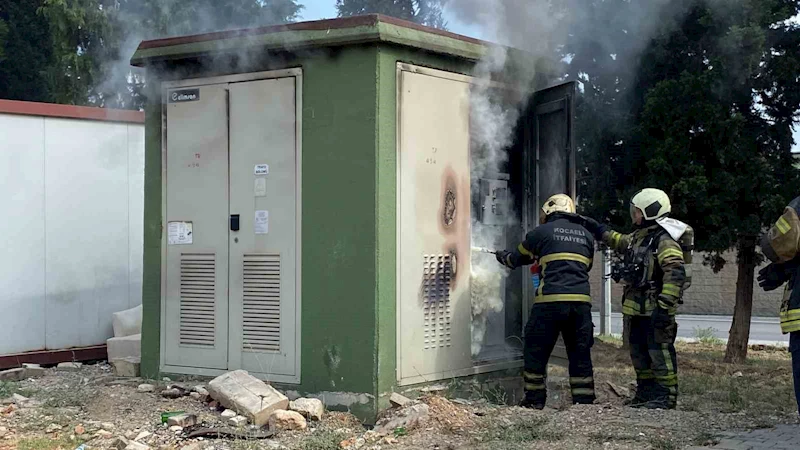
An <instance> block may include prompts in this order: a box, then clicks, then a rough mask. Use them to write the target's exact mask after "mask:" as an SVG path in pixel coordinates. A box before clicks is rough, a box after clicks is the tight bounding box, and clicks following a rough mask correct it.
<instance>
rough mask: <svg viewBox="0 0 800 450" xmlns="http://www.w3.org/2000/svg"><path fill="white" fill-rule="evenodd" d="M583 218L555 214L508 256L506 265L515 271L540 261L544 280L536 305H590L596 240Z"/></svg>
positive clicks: (537, 295) (528, 235) (538, 291)
mask: <svg viewBox="0 0 800 450" xmlns="http://www.w3.org/2000/svg"><path fill="white" fill-rule="evenodd" d="M579 223H580V219H578V217H577V216H574V215H571V214H563V213H555V214H551V215H550V216H548V221H547V223H545V224H544V225H540V226H538V227H536V228H535V229H534V230H533V231H531V232H529V233H528V234H527V235H526V236H525V240H524V241H523V242H522V243H520V244H519V245H518V246H517V248H516V249H515V250H514V251H513V252H512V253H511V255H510V256H509V258H508V259H509V261H508V263H507V265H508V266H509V267H511V268H516V267H520V266H524V265H528V264H532V263H533V262H534V261H535V260H537V259H538V260H539V264H540V265H541V270H542V271H541V281H540V283H539V288H538V289H537V290H536V298H535V300H534V301H535V302H536V303H545V302H588V303H591V301H592V298H591V297H590V295H589V293H590V292H589V271H590V270H591V268H592V257H593V256H594V237H592V234H591V233H590V232H589V231H588V230H586V229H585V228H584V227H583V226H581V225H579Z"/></svg>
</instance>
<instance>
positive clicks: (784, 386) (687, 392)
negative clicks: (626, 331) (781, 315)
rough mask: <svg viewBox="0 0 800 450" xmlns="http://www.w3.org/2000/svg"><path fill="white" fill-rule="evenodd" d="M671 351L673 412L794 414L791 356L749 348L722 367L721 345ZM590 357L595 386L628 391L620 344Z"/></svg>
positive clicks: (599, 347) (629, 375)
mask: <svg viewBox="0 0 800 450" xmlns="http://www.w3.org/2000/svg"><path fill="white" fill-rule="evenodd" d="M676 348H677V351H678V376H679V380H680V381H679V383H680V384H679V388H680V390H679V409H681V410H686V411H697V412H707V413H710V412H719V413H732V412H742V411H746V412H747V413H748V414H751V415H753V416H754V417H758V416H774V415H776V413H778V414H783V413H785V414H791V413H793V412H794V411H795V410H796V405H795V400H794V391H793V387H792V373H791V358H790V355H789V353H788V352H787V351H786V349H777V348H772V347H757V348H752V349H750V351H749V353H748V359H747V360H746V361H745V362H744V363H741V364H726V363H724V362H723V357H724V355H725V347H724V346H723V345H721V344H703V343H700V342H698V343H683V342H679V343H678V344H677V345H676ZM593 355H594V356H593V359H594V363H595V377H596V378H597V380H598V383H597V384H598V385H601V384H603V383H604V382H606V381H611V382H613V383H615V384H617V385H621V386H626V387H630V383H631V382H632V381H634V380H635V375H634V372H633V368H632V367H631V363H630V356H629V354H628V352H627V351H626V350H623V349H622V348H621V344H620V343H608V342H598V343H597V344H596V345H595V349H594V351H593ZM612 400H613V399H612Z"/></svg>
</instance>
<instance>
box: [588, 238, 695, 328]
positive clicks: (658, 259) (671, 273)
mask: <svg viewBox="0 0 800 450" xmlns="http://www.w3.org/2000/svg"><path fill="white" fill-rule="evenodd" d="M602 240H603V242H604V243H605V244H606V245H608V246H609V247H610V248H611V250H614V251H615V252H618V253H623V254H624V253H626V252H641V255H642V256H641V257H642V258H643V265H644V268H643V270H644V271H646V273H645V274H643V276H644V277H646V280H647V284H646V285H645V286H643V287H635V286H631V285H626V286H625V289H624V293H623V297H622V313H623V314H625V315H628V316H649V315H651V314H652V313H653V310H654V309H655V308H656V305H658V306H660V307H661V308H664V309H666V310H667V311H668V312H669V314H671V315H673V314H675V313H676V312H677V307H678V302H679V301H680V298H681V294H682V292H683V284H684V281H685V280H686V268H685V267H684V261H683V251H682V250H681V246H680V244H678V242H676V241H675V239H673V238H672V237H671V236H670V235H669V233H667V232H666V231H665V230H664V229H663V228H661V226H660V225H658V224H653V225H650V226H647V227H644V228H640V229H638V230H636V231H634V232H633V233H631V234H622V233H618V232H616V231H612V230H609V231H606V232H605V233H603V236H602ZM645 246H647V247H648V248H644V247H645Z"/></svg>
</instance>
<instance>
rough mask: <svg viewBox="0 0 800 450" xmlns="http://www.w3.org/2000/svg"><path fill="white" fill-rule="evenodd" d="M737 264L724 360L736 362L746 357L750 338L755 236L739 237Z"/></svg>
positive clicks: (755, 261)
mask: <svg viewBox="0 0 800 450" xmlns="http://www.w3.org/2000/svg"><path fill="white" fill-rule="evenodd" d="M736 260H737V264H738V266H739V270H738V275H737V277H736V306H735V307H734V309H733V323H732V324H731V331H730V333H729V335H728V348H727V349H726V350H725V362H727V363H737V362H741V361H744V360H745V359H746V358H747V342H748V341H749V339H750V318H751V317H752V315H753V282H754V277H755V270H756V263H757V260H756V238H755V237H754V236H742V237H740V238H739V252H738V255H737V258H736Z"/></svg>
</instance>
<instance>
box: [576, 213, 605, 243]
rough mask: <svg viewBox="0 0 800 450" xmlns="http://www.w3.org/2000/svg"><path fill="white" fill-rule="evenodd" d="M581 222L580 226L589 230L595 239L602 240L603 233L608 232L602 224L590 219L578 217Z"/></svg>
mask: <svg viewBox="0 0 800 450" xmlns="http://www.w3.org/2000/svg"><path fill="white" fill-rule="evenodd" d="M579 217H580V218H581V220H582V221H583V223H582V225H583V227H584V228H586V229H587V230H589V232H590V233H592V235H593V236H594V237H595V239H597V240H600V239H602V238H603V233H605V232H606V231H607V230H608V227H607V226H606V225H605V224H604V223H600V222H598V221H596V220H594V219H592V218H591V217H587V216H579Z"/></svg>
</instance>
